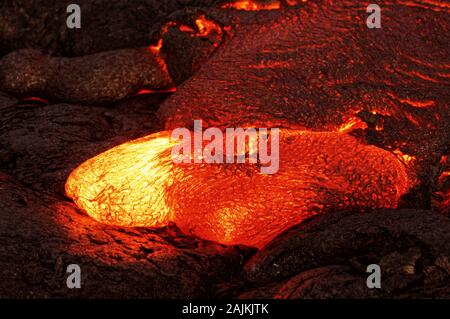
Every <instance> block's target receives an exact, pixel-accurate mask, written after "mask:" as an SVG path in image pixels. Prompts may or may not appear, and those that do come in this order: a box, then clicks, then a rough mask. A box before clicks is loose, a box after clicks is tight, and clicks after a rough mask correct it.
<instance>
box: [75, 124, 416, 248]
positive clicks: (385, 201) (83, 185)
mask: <svg viewBox="0 0 450 319" xmlns="http://www.w3.org/2000/svg"><path fill="white" fill-rule="evenodd" d="M179 143H181V142H180V141H178V140H174V139H172V138H171V132H170V131H163V132H159V133H156V134H152V135H149V136H146V137H143V138H140V139H137V140H134V141H131V142H128V143H125V144H122V145H119V146H117V147H115V148H112V149H110V150H108V151H106V152H105V153H102V154H100V155H98V156H96V157H94V158H92V159H89V160H88V161H86V162H85V163H83V164H82V165H80V166H79V167H78V168H77V169H75V170H74V171H73V172H72V174H71V175H70V176H69V178H68V180H67V183H66V193H67V195H68V196H70V197H71V198H72V199H73V200H74V201H75V203H76V204H77V205H78V206H79V207H80V208H82V209H84V210H86V211H87V213H88V214H89V215H91V216H92V217H93V218H94V219H96V220H98V221H100V222H102V223H106V224H112V225H119V226H129V227H133V226H149V227H160V226H164V225H167V224H168V223H169V222H175V223H176V224H177V225H178V226H179V227H180V228H181V230H182V231H184V232H186V233H191V234H194V235H196V236H199V237H201V238H204V239H208V240H214V241H217V242H220V243H224V244H244V245H249V246H255V247H262V246H264V245H265V244H266V243H268V242H269V241H270V240H271V239H273V238H274V237H275V236H277V235H278V234H279V233H280V232H282V231H283V230H285V229H287V228H289V227H290V226H293V225H295V224H298V223H300V222H301V221H303V220H305V219H306V218H308V217H310V216H312V215H315V214H321V213H327V212H329V211H332V210H339V209H344V208H345V209H352V208H356V209H358V210H359V211H364V210H367V209H372V208H379V207H396V206H397V203H398V200H399V198H400V196H401V195H403V194H404V193H405V192H406V191H407V190H408V188H409V187H410V186H411V185H410V182H409V180H408V176H407V172H406V167H405V165H404V164H403V163H402V162H401V161H399V160H398V158H397V157H396V156H395V155H394V154H392V153H390V152H388V151H385V150H383V149H380V148H377V147H375V146H371V145H365V144H362V143H361V142H359V141H358V140H357V139H356V138H354V137H352V136H350V135H348V134H346V133H343V132H310V131H300V130H288V129H281V130H280V137H279V161H280V168H279V171H278V172H277V173H276V174H273V175H264V174H261V173H260V167H259V166H260V163H256V164H251V163H248V162H247V163H243V164H206V163H200V164H195V163H192V164H185V163H182V164H175V163H174V161H173V160H172V153H171V152H172V148H173V147H174V146H176V145H179ZM192 156H194V155H192Z"/></svg>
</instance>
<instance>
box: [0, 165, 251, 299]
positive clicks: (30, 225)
mask: <svg viewBox="0 0 450 319" xmlns="http://www.w3.org/2000/svg"><path fill="white" fill-rule="evenodd" d="M0 212H1V219H0V255H1V256H2V258H1V259H0V277H1V278H2V284H1V285H0V297H2V298H6V297H8V298H50V297H85V298H95V297H101V298H108V297H109V298H120V297H122V298H123V297H126V298H169V297H170V298H201V297H203V298H206V297H208V296H210V294H211V291H213V289H214V286H215V285H216V284H219V283H221V282H224V281H226V280H227V279H229V278H230V277H231V276H233V275H234V274H235V272H236V271H237V270H238V269H239V268H240V266H241V263H242V262H243V260H244V259H245V258H246V256H247V255H248V252H249V250H247V249H243V248H239V247H226V246H220V245H217V244H214V243H211V242H204V241H200V240H197V239H195V238H191V237H186V236H184V235H182V234H180V233H179V231H178V230H177V229H176V228H175V227H168V228H165V229H159V230H152V229H132V228H128V229H125V228H120V227H108V226H105V225H102V224H100V223H97V222H95V221H94V220H92V219H91V218H90V217H88V216H87V215H85V214H83V213H80V212H79V211H77V209H76V208H75V207H74V205H73V204H71V203H68V202H66V201H63V200H61V199H60V198H58V197H55V196H52V195H49V194H45V193H42V192H36V191H33V190H31V189H30V188H26V187H24V186H23V185H21V184H19V183H18V182H16V181H15V180H14V179H13V178H11V177H9V176H7V175H4V174H1V175H0ZM69 264H78V265H79V266H80V267H81V274H82V275H81V281H82V289H68V288H67V286H66V278H67V273H66V267H67V266H68V265H69Z"/></svg>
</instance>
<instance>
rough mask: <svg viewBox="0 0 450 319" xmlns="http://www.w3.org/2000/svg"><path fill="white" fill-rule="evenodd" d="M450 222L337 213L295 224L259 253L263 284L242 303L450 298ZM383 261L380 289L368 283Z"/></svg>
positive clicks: (254, 267) (410, 214) (409, 215)
mask: <svg viewBox="0 0 450 319" xmlns="http://www.w3.org/2000/svg"><path fill="white" fill-rule="evenodd" d="M449 233H450V220H449V219H448V218H447V217H445V216H442V215H438V214H435V213H431V212H428V211H420V210H383V211H378V212H373V213H369V214H356V215H355V214H350V213H335V214H329V215H323V216H319V217H316V218H313V219H312V220H310V221H309V222H305V223H303V224H302V225H299V226H296V227H293V228H292V229H290V230H288V231H286V232H285V233H284V234H282V235H280V236H279V237H278V238H277V239H275V240H274V241H273V242H272V243H270V244H269V245H267V246H266V247H265V248H264V249H262V250H261V251H259V252H258V253H257V254H256V255H255V256H253V257H252V258H251V259H250V261H249V262H248V263H247V264H246V265H245V268H244V274H245V276H244V277H246V278H247V280H248V281H249V282H250V283H251V284H250V285H253V286H257V287H261V286H262V288H255V289H252V290H249V291H247V292H246V293H243V294H241V297H242V298H250V297H263V298H328V297H336V298H338V297H343V298H346V297H348V298H361V297H393V296H397V297H402V296H403V297H450V285H449V283H450V264H449V260H450V235H449ZM369 264H379V265H380V267H381V273H382V281H381V289H379V290H378V289H375V290H370V289H368V288H367V286H366V279H367V277H368V275H369V274H368V273H366V267H367V266H368V265H369Z"/></svg>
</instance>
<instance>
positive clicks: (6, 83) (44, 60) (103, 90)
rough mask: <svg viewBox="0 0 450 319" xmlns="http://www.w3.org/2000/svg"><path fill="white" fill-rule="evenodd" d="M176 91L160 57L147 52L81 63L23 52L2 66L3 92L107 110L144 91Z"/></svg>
mask: <svg viewBox="0 0 450 319" xmlns="http://www.w3.org/2000/svg"><path fill="white" fill-rule="evenodd" d="M172 87H173V84H172V80H171V78H170V76H169V75H168V73H167V71H166V67H165V64H164V62H163V61H162V60H161V59H160V58H159V55H158V54H157V53H155V52H153V51H152V50H150V49H149V48H138V49H124V50H116V51H110V52H104V53H98V54H94V55H89V56H84V57H80V58H58V57H50V56H48V55H45V54H43V53H41V52H40V51H36V50H19V51H15V52H13V53H10V54H8V55H7V56H5V57H3V58H2V59H1V60H0V89H2V90H3V91H4V92H7V93H9V94H12V95H15V96H22V97H29V96H38V97H41V98H44V99H48V100H51V101H64V102H69V103H85V104H104V103H111V102H114V101H117V100H121V99H123V98H125V97H129V96H132V95H135V94H136V93H138V92H139V91H140V90H141V89H151V90H164V89H170V88H172Z"/></svg>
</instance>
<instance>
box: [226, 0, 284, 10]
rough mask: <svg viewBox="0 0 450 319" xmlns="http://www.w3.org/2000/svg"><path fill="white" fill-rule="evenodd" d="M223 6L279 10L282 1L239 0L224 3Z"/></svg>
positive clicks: (238, 8) (228, 7)
mask: <svg viewBox="0 0 450 319" xmlns="http://www.w3.org/2000/svg"><path fill="white" fill-rule="evenodd" d="M222 8H225V9H236V10H245V11H259V10H278V9H280V8H281V3H280V1H272V2H269V3H262V2H258V1H254V0H237V1H235V2H233V3H227V4H225V5H223V6H222Z"/></svg>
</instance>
